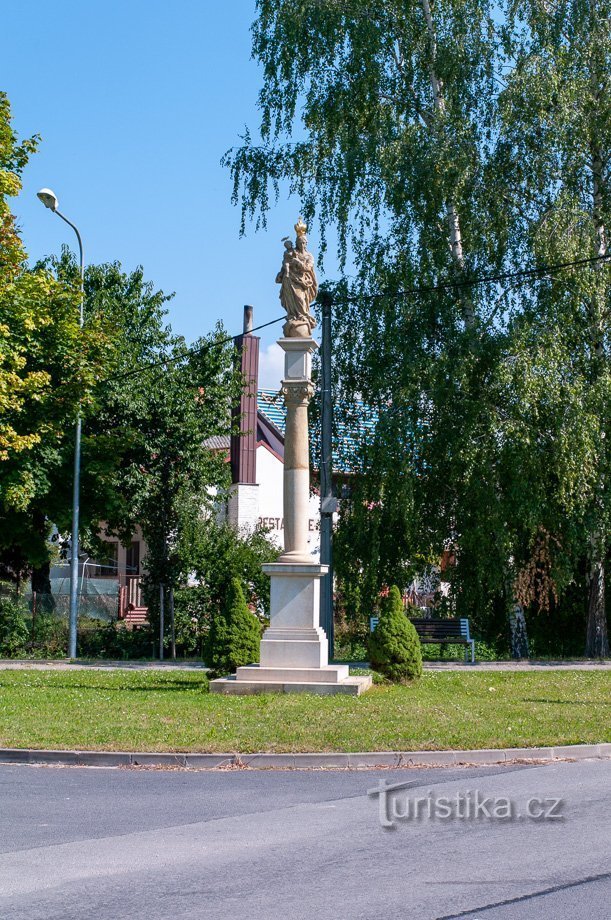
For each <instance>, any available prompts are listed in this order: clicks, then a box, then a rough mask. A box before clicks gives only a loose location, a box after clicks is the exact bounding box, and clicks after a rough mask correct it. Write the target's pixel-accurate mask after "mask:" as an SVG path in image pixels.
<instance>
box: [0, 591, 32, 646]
mask: <svg viewBox="0 0 611 920" xmlns="http://www.w3.org/2000/svg"><path fill="white" fill-rule="evenodd" d="M29 639H30V635H29V631H28V627H27V624H26V621H25V617H24V615H23V610H22V609H21V607H20V606H19V604H17V603H15V601H13V600H11V599H10V598H7V597H4V598H0V657H2V658H18V657H19V656H21V655H24V654H25V652H26V646H27V644H28V642H29Z"/></svg>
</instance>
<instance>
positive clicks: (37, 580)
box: [31, 511, 55, 613]
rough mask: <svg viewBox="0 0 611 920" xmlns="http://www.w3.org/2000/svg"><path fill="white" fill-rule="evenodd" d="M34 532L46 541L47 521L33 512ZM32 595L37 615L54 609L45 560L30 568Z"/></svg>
mask: <svg viewBox="0 0 611 920" xmlns="http://www.w3.org/2000/svg"><path fill="white" fill-rule="evenodd" d="M32 523H33V525H34V530H35V531H36V533H37V534H38V535H39V537H40V539H41V541H42V542H43V543H44V542H45V541H46V539H47V530H48V525H47V519H46V517H45V515H44V514H42V513H41V512H39V511H34V512H33V514H32ZM31 583H32V594H35V595H36V609H37V611H38V612H39V613H43V612H45V611H46V612H48V611H51V610H54V609H55V600H54V598H53V595H52V594H51V564H50V562H49V560H48V559H47V560H45V561H44V562H42V563H41V564H40V565H37V566H35V567H32V573H31Z"/></svg>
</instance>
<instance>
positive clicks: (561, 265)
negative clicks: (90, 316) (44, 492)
mask: <svg viewBox="0 0 611 920" xmlns="http://www.w3.org/2000/svg"><path fill="white" fill-rule="evenodd" d="M610 261H611V254H608V255H604V256H591V257H589V258H582V259H573V260H571V261H568V262H557V263H555V264H548V265H540V266H538V267H536V268H525V269H520V270H518V271H513V272H502V273H498V274H495V275H480V276H479V277H474V278H461V279H448V280H447V281H441V282H438V283H437V284H430V285H423V286H420V287H413V288H405V289H402V290H399V291H377V292H375V293H372V294H358V295H353V296H349V297H341V298H336V297H335V296H334V295H333V292H332V291H328V290H327V291H320V292H319V295H318V298H317V301H316V303H317V304H318V305H319V306H322V304H323V301H324V300H325V298H329V299H330V301H331V304H332V305H333V306H340V305H344V304H354V303H357V304H358V303H362V302H364V301H372V300H378V299H381V298H384V297H391V298H396V299H400V298H403V297H419V296H422V295H425V294H434V293H440V292H443V291H449V290H454V289H460V288H469V287H475V286H476V285H480V284H499V283H501V282H503V281H517V280H522V281H524V282H526V281H528V280H529V279H533V280H538V279H539V278H541V277H543V276H545V275H549V274H552V273H553V272H558V271H563V270H565V269H569V268H587V267H592V266H593V265H596V264H603V263H605V262H610ZM283 320H286V316H278V317H277V318H276V319H272V320H269V322H267V323H261V324H260V325H259V326H255V327H254V328H253V329H252V332H258V331H259V330H260V329H266V328H267V327H268V326H274V325H275V324H276V323H280V322H282V321H283ZM241 334H242V333H240V335H241ZM238 337H239V336H235V335H231V336H226V337H225V338H222V339H218V340H217V341H213V342H210V341H208V342H203V343H202V344H201V345H191V346H189V347H188V348H185V349H184V350H182V351H180V352H178V353H176V354H173V355H168V356H166V357H164V358H159V359H158V360H156V361H151V362H149V363H148V364H144V365H141V366H140V367H136V368H133V369H132V370H129V371H125V372H124V373H121V374H114V375H113V376H112V377H105V378H103V379H102V380H100V381H98V385H99V386H103V385H105V384H108V383H112V382H114V381H118V380H126V379H129V378H131V377H138V376H140V374H144V373H146V372H147V371H151V370H155V369H157V368H162V367H167V366H168V365H170V364H174V363H176V362H177V361H181V360H183V359H184V358H187V357H189V356H190V355H196V354H199V353H201V352H205V351H211V350H212V349H214V348H222V347H223V346H225V345H230V344H231V343H232V342H234V341H235V339H236V338H238ZM16 418H17V415H15V414H13V415H12V416H8V417H7V416H5V417H4V419H3V421H4V420H6V421H8V422H10V421H13V420H16Z"/></svg>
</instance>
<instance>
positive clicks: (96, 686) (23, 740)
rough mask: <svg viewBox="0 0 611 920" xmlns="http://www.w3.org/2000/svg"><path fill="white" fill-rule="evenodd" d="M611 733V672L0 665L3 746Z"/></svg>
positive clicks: (342, 746)
mask: <svg viewBox="0 0 611 920" xmlns="http://www.w3.org/2000/svg"><path fill="white" fill-rule="evenodd" d="M603 741H607V742H608V741H611V675H610V674H608V673H606V672H591V673H584V672H582V671H562V672H558V673H555V674H548V673H544V674H543V673H531V674H529V673H523V672H518V673H500V674H490V673H485V674H483V673H479V674H477V673H472V674H469V673H467V674H465V673H456V672H454V673H452V672H445V673H444V672H427V673H425V675H424V677H423V679H422V680H421V681H420V683H419V684H417V685H416V686H413V687H403V686H383V685H382V686H374V687H373V689H372V690H371V691H369V692H368V693H366V694H365V695H364V696H361V697H358V698H357V697H348V696H334V697H317V696H311V695H305V694H304V695H302V694H295V695H280V694H278V695H276V694H267V695H264V696H243V697H226V696H221V695H217V694H212V693H209V692H208V682H207V679H206V676H205V675H204V674H201V673H193V672H188V671H173V672H166V673H164V672H159V671H151V672H143V671H138V672H126V671H112V672H101V671H91V672H85V671H71V672H69V671H60V672H44V671H37V672H34V671H30V672H28V671H0V747H33V748H76V749H89V750H100V749H103V750H139V751H145V750H151V751H210V752H213V751H222V752H244V753H246V752H252V751H291V752H296V751H383V750H442V749H447V748H488V747H490V748H497V747H528V746H538V745H552V744H578V743H595V742H603Z"/></svg>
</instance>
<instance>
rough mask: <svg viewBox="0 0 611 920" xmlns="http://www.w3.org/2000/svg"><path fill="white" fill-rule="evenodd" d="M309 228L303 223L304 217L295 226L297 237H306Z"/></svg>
mask: <svg viewBox="0 0 611 920" xmlns="http://www.w3.org/2000/svg"><path fill="white" fill-rule="evenodd" d="M307 230H308V228H307V226H306V225H305V224H304V222H303V217H300V218H299V220H298V221H297V223H296V224H295V233H296V234H297V236H305V235H306V233H307Z"/></svg>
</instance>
